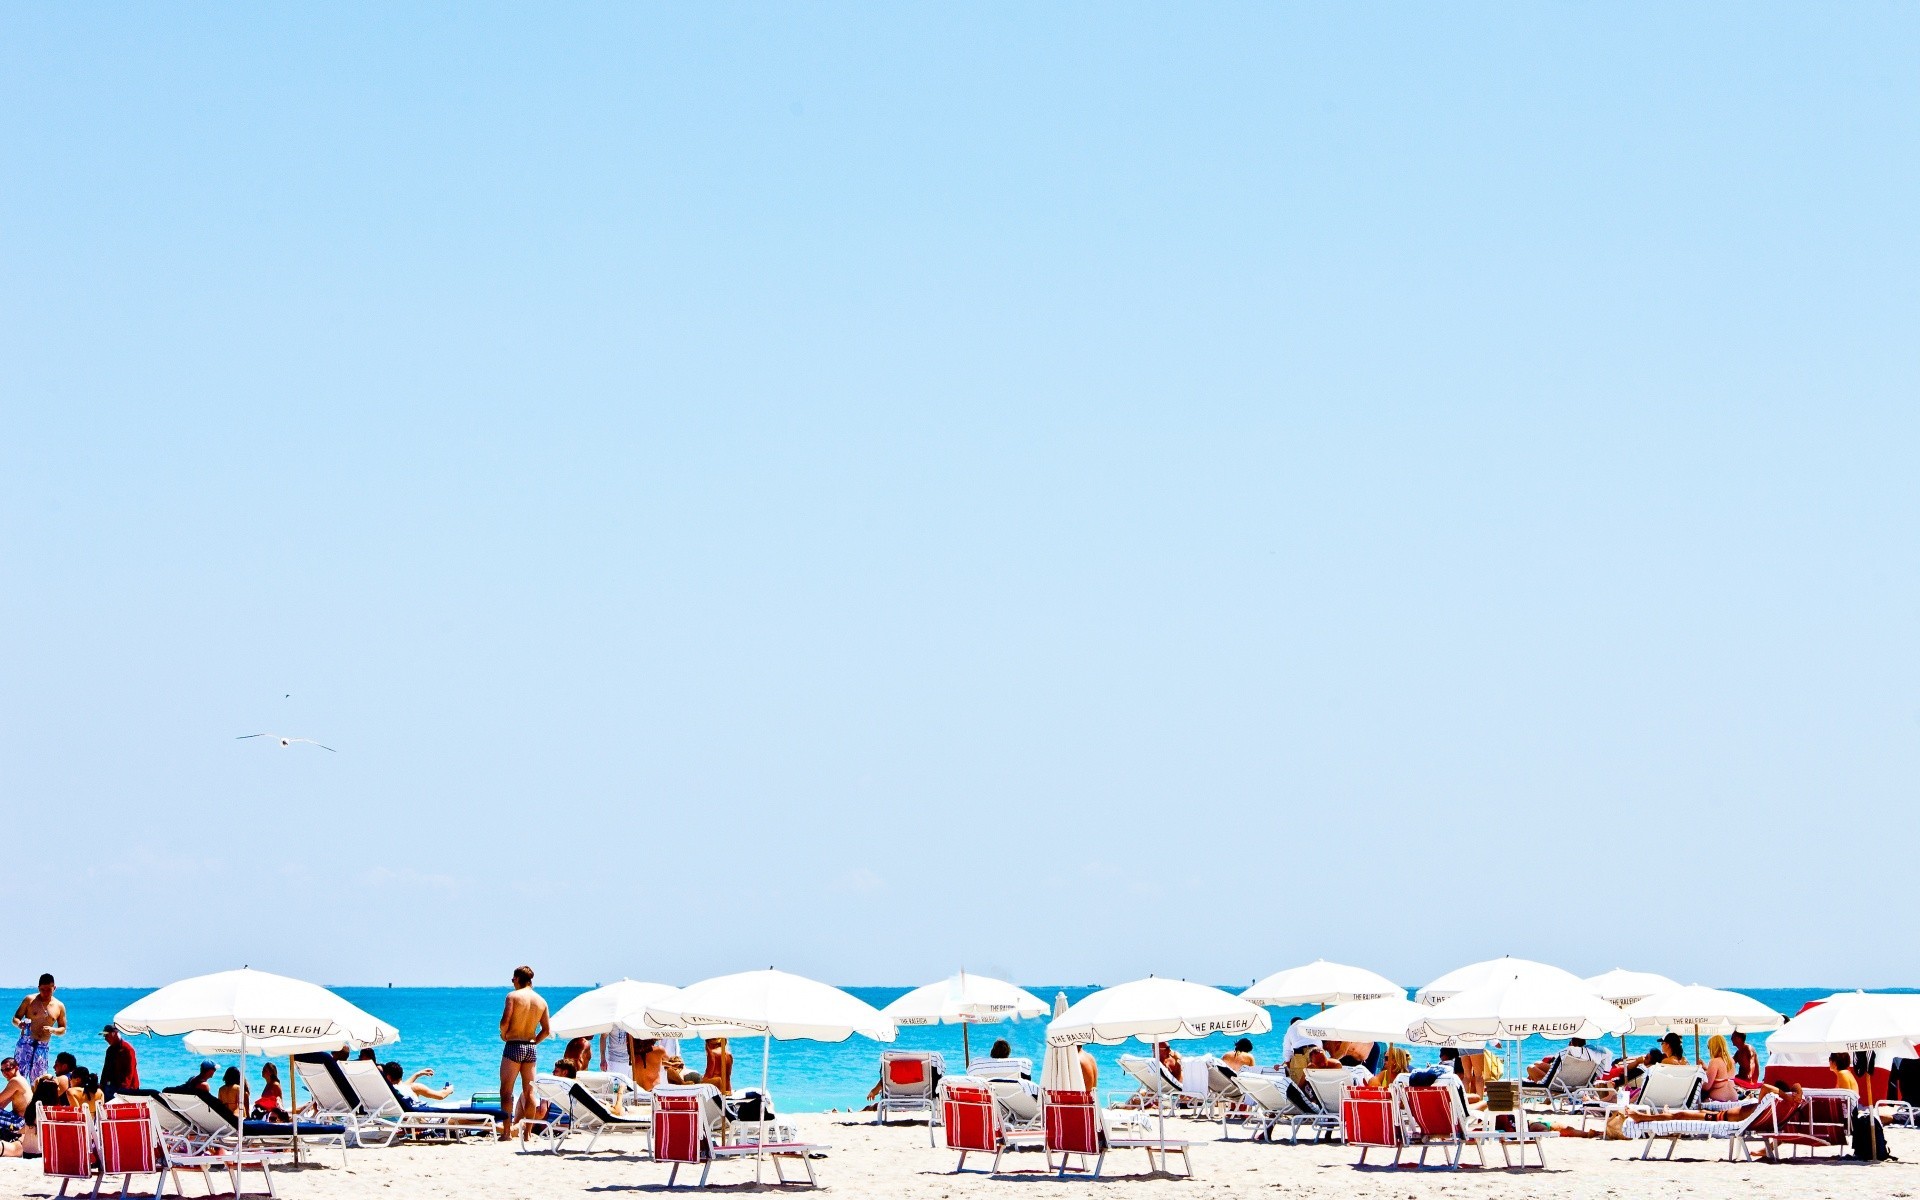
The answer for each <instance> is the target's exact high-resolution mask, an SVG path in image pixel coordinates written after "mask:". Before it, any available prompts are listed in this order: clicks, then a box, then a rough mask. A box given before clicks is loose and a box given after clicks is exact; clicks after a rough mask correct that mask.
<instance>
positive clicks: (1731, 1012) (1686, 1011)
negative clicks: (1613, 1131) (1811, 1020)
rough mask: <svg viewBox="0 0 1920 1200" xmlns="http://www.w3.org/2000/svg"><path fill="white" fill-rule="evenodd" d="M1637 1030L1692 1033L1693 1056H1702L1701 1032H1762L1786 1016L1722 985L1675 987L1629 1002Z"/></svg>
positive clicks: (1644, 1031) (1782, 1021) (1780, 1021)
mask: <svg viewBox="0 0 1920 1200" xmlns="http://www.w3.org/2000/svg"><path fill="white" fill-rule="evenodd" d="M1626 1011H1627V1015H1628V1016H1629V1017H1632V1018H1633V1031H1634V1032H1635V1033H1669V1032H1674V1033H1686V1032H1691V1033H1692V1034H1693V1057H1694V1059H1695V1060H1696V1061H1697V1060H1698V1059H1699V1057H1700V1035H1701V1034H1703V1033H1706V1034H1725V1033H1759V1032H1761V1031H1763V1030H1768V1029H1778V1028H1780V1026H1781V1025H1783V1024H1785V1023H1786V1020H1787V1019H1786V1018H1785V1017H1783V1016H1781V1015H1780V1014H1779V1013H1777V1012H1775V1011H1773V1010H1772V1009H1771V1008H1768V1007H1767V1006H1766V1005H1764V1004H1762V1003H1760V1002H1759V1001H1758V1000H1755V999H1754V998H1753V997H1752V996H1749V995H1746V994H1744V993H1742V992H1729V991H1724V990H1722V989H1720V988H1710V987H1701V986H1700V985H1699V984H1697V983H1696V984H1692V985H1690V986H1688V987H1680V988H1672V989H1670V990H1668V991H1664V992H1660V993H1658V994H1656V995H1652V996H1648V997H1646V998H1644V999H1642V1000H1639V1001H1636V1002H1635V1003H1633V1004H1631V1005H1628V1006H1627V1009H1626Z"/></svg>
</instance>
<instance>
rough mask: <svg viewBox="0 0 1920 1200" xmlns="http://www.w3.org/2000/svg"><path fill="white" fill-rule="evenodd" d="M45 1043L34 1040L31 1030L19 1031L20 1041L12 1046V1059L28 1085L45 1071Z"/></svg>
mask: <svg viewBox="0 0 1920 1200" xmlns="http://www.w3.org/2000/svg"><path fill="white" fill-rule="evenodd" d="M47 1045H48V1043H46V1042H36V1041H34V1040H33V1034H32V1032H31V1031H29V1030H24V1029H23V1030H21V1031H20V1041H19V1042H18V1043H17V1044H16V1045H15V1046H14V1048H13V1061H14V1062H16V1063H18V1064H19V1065H20V1074H21V1075H22V1076H23V1077H25V1078H26V1080H27V1082H28V1086H32V1084H33V1082H34V1081H35V1080H38V1079H39V1078H40V1077H41V1076H42V1075H45V1074H46V1073H47Z"/></svg>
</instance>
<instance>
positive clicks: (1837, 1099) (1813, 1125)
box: [1759, 1088, 1860, 1162]
mask: <svg viewBox="0 0 1920 1200" xmlns="http://www.w3.org/2000/svg"><path fill="white" fill-rule="evenodd" d="M1859 1104H1860V1097H1858V1096H1856V1095H1855V1094H1854V1093H1852V1092H1850V1091H1848V1090H1847V1089H1846V1088H1802V1089H1800V1103H1798V1104H1796V1105H1794V1107H1793V1111H1792V1112H1789V1113H1787V1114H1786V1115H1785V1116H1784V1117H1781V1118H1780V1119H1779V1120H1778V1121H1777V1122H1775V1124H1774V1128H1773V1129H1772V1130H1771V1131H1767V1132H1763V1133H1761V1134H1760V1135H1759V1136H1760V1137H1762V1138H1763V1139H1765V1141H1766V1143H1767V1157H1768V1158H1770V1159H1772V1160H1774V1161H1776V1162H1777V1161H1779V1159H1780V1157H1781V1155H1780V1148H1781V1147H1783V1146H1785V1147H1790V1148H1791V1149H1792V1151H1793V1153H1792V1154H1791V1155H1789V1156H1788V1157H1794V1158H1797V1157H1799V1155H1800V1152H1801V1151H1803V1150H1804V1151H1806V1153H1807V1156H1808V1157H1809V1158H1813V1157H1818V1154H1819V1151H1821V1150H1830V1149H1838V1150H1840V1151H1841V1152H1842V1155H1843V1156H1844V1155H1845V1154H1847V1153H1850V1152H1851V1151H1852V1141H1851V1138H1852V1133H1853V1114H1854V1110H1855V1109H1856V1108H1858V1107H1859Z"/></svg>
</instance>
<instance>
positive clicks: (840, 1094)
mask: <svg viewBox="0 0 1920 1200" xmlns="http://www.w3.org/2000/svg"><path fill="white" fill-rule="evenodd" d="M31 990H32V989H31V988H30V987H20V988H12V989H8V990H7V991H6V992H5V993H4V995H5V996H6V997H7V999H8V1005H9V1009H10V1008H11V1005H12V1003H13V999H12V998H13V997H17V996H23V995H25V994H27V993H28V992H29V991H31ZM334 990H335V991H337V992H339V993H340V995H342V996H344V997H346V998H347V999H348V1000H350V1001H352V1002H353V1003H355V1004H357V1005H359V1006H360V1007H361V1008H364V1009H366V1010H367V1011H368V1012H370V1013H373V1014H374V1015H375V1016H377V1017H380V1018H382V1019H384V1020H386V1021H389V1022H391V1023H392V1024H393V1025H395V1026H396V1027H398V1028H399V1030H400V1041H399V1043H398V1044H396V1045H393V1046H389V1047H384V1048H382V1049H381V1051H380V1056H381V1058H382V1059H383V1060H393V1061H398V1062H399V1063H400V1064H401V1065H402V1066H404V1067H405V1068H406V1069H407V1070H408V1071H409V1072H412V1071H414V1070H416V1069H418V1068H420V1067H429V1066H430V1067H432V1068H433V1069H434V1072H435V1074H436V1075H437V1076H438V1078H439V1079H440V1080H441V1081H451V1082H452V1083H453V1084H454V1087H455V1093H454V1094H455V1095H456V1096H458V1097H462V1098H465V1097H467V1096H469V1095H471V1094H472V1093H475V1092H490V1091H493V1090H494V1089H495V1088H496V1087H497V1086H498V1064H499V1060H500V1042H499V1038H498V1035H497V1034H496V1032H495V1030H496V1022H497V1021H498V1020H499V1016H500V1002H501V996H502V995H503V992H502V990H501V989H499V988H383V987H380V988H369V987H336V988H334ZM585 990H586V989H585V988H579V987H574V988H562V987H542V988H541V989H540V992H541V994H542V995H544V996H545V997H546V998H547V1000H548V1002H549V1003H550V1004H551V1005H552V1006H553V1007H554V1009H556V1010H557V1009H559V1007H560V1006H561V1005H562V1004H565V1003H566V1002H567V1001H568V1000H571V999H572V998H573V997H575V996H577V995H579V994H580V993H581V992H582V991H585ZM847 990H848V991H850V992H852V993H853V994H854V995H856V996H859V997H860V998H861V999H863V1000H865V1001H867V1002H868V1003H869V1004H872V1005H873V1006H874V1007H876V1008H878V1007H882V1006H884V1005H886V1004H887V1003H888V1002H889V1001H891V1000H893V999H895V998H896V997H898V996H900V995H902V994H903V993H905V992H906V991H907V990H908V989H906V988H895V987H853V988H848V989H847ZM1028 990H1030V991H1032V992H1033V993H1034V994H1035V995H1038V996H1041V997H1042V998H1044V999H1047V1000H1052V999H1053V997H1054V994H1055V993H1056V992H1061V991H1064V992H1066V994H1067V998H1068V1000H1069V1001H1072V1000H1078V999H1079V998H1080V997H1082V996H1085V995H1087V994H1088V992H1090V991H1091V990H1093V989H1090V988H1086V987H1068V988H1061V987H1055V986H1051V985H1044V986H1038V987H1030V988H1029V989H1028ZM1737 990H1740V991H1744V992H1747V994H1749V995H1751V996H1753V997H1754V998H1756V999H1758V1000H1761V1001H1762V1002H1764V1003H1766V1004H1768V1005H1771V1006H1772V1007H1773V1008H1775V1009H1777V1010H1779V1011H1780V1012H1782V1013H1786V1014H1788V1015H1791V1014H1793V1013H1794V1012H1796V1011H1798V1010H1799V1008H1800V1006H1801V1005H1803V1004H1805V1003H1806V1002H1807V1001H1809V1000H1814V999H1818V998H1820V997H1821V996H1826V995H1830V994H1832V993H1833V992H1835V991H1840V990H1842V989H1840V988H1833V987H1822V988H1771V989H1769V988H1759V989H1752V988H1740V989H1737ZM146 991H147V989H144V988H62V989H61V990H60V997H61V999H63V1000H65V1001H66V1004H67V1011H68V1013H69V1029H70V1032H69V1034H68V1036H67V1037H65V1038H62V1039H56V1041H55V1043H54V1050H55V1052H58V1051H60V1050H70V1051H72V1052H73V1053H74V1054H75V1055H76V1056H77V1057H78V1058H79V1059H80V1061H81V1063H82V1064H84V1065H86V1066H90V1067H93V1068H96V1069H97V1068H98V1067H99V1065H100V1058H101V1053H102V1050H103V1049H104V1043H103V1042H102V1041H101V1040H100V1027H101V1026H102V1025H105V1024H106V1023H107V1022H108V1021H110V1020H112V1019H113V1014H114V1013H115V1012H117V1011H119V1010H120V1009H121V1008H123V1007H124V1006H126V1005H127V1004H130V1003H132V1002H133V1001H134V1000H137V999H138V998H140V997H141V996H143V995H145V994H146ZM1270 1011H1271V1012H1272V1013H1273V1016H1274V1022H1273V1025H1274V1028H1273V1032H1272V1033H1268V1034H1263V1035H1261V1036H1259V1037H1256V1038H1254V1039H1253V1040H1254V1047H1255V1054H1256V1056H1257V1058H1258V1060H1259V1062H1260V1063H1262V1064H1263V1065H1264V1064H1265V1063H1267V1062H1270V1061H1271V1060H1272V1058H1273V1056H1274V1055H1275V1054H1276V1053H1277V1052H1278V1050H1279V1047H1280V1037H1281V1032H1282V1031H1283V1030H1284V1029H1285V1028H1286V1025H1287V1018H1289V1017H1291V1016H1304V1015H1306V1014H1308V1013H1309V1012H1311V1011H1313V1010H1311V1009H1273V1010H1270ZM1045 1034H1046V1022H1045V1021H1043V1020H1036V1021H1019V1022H1009V1023H1006V1024H1001V1025H982V1026H975V1027H974V1028H973V1030H972V1038H973V1046H974V1052H975V1054H977V1055H984V1054H985V1053H986V1049H987V1046H988V1045H989V1044H991V1042H992V1041H993V1039H994V1038H996V1037H1004V1038H1006V1039H1007V1040H1008V1041H1009V1042H1011V1043H1012V1045H1013V1051H1014V1053H1015V1054H1016V1055H1024V1056H1027V1057H1030V1058H1032V1059H1033V1060H1034V1063H1035V1065H1036V1067H1037V1066H1038V1064H1039V1062H1040V1059H1041V1058H1042V1056H1043V1055H1044V1053H1045ZM132 1041H133V1044H134V1046H135V1049H136V1052H137V1053H138V1054H139V1057H140V1076H141V1082H142V1083H144V1084H146V1085H148V1086H161V1087H165V1086H170V1085H172V1084H176V1083H180V1082H182V1081H184V1080H185V1079H186V1078H187V1077H188V1076H190V1075H191V1074H193V1071H194V1068H195V1067H196V1066H197V1065H198V1064H199V1062H200V1058H199V1056H198V1055H192V1054H189V1053H188V1052H187V1050H186V1048H185V1046H184V1045H182V1042H181V1039H179V1038H152V1037H141V1038H134V1039H132ZM1651 1043H1652V1039H1651V1038H1629V1039H1628V1046H1629V1049H1633V1050H1639V1049H1643V1048H1644V1047H1646V1046H1648V1045H1651ZM1230 1044H1231V1043H1230V1041H1229V1039H1225V1038H1211V1039H1206V1040H1203V1041H1195V1042H1181V1043H1179V1044H1178V1046H1177V1049H1179V1050H1181V1051H1182V1052H1183V1053H1213V1054H1219V1053H1221V1052H1223V1051H1225V1050H1226V1049H1227V1048H1228V1047H1229V1045H1230ZM892 1045H894V1046H898V1047H901V1048H905V1049H932V1050H941V1051H944V1052H946V1054H947V1061H948V1063H949V1064H950V1065H951V1066H953V1067H956V1068H957V1066H958V1065H959V1062H960V1029H959V1027H958V1026H951V1025H947V1026H935V1027H916V1028H910V1029H902V1030H901V1031H900V1036H899V1040H898V1041H896V1042H894V1043H892ZM884 1048H885V1047H884V1046H882V1045H881V1044H880V1043H877V1042H872V1041H869V1040H867V1039H865V1038H860V1037H856V1038H852V1039H850V1040H848V1041H845V1042H840V1043H835V1044H823V1043H818V1042H775V1043H774V1044H773V1058H772V1062H771V1063H770V1064H769V1069H770V1074H769V1078H770V1080H771V1083H772V1089H773V1095H774V1101H775V1104H776V1105H777V1106H778V1107H779V1108H781V1109H783V1110H785V1111H788V1112H820V1111H825V1110H827V1109H834V1108H840V1109H845V1108H858V1107H860V1106H861V1104H862V1103H863V1102H864V1097H865V1096H866V1094H867V1090H868V1089H869V1088H871V1087H872V1086H873V1082H874V1079H875V1078H876V1067H877V1062H878V1056H879V1053H880V1051H881V1050H882V1049H884ZM1616 1048H1617V1046H1616ZM560 1049H561V1047H560V1045H559V1044H558V1043H553V1044H550V1045H548V1046H543V1047H542V1059H541V1063H542V1067H543V1069H544V1067H545V1066H546V1065H547V1064H549V1063H550V1062H551V1061H552V1060H553V1059H556V1058H558V1057H559V1054H560ZM1522 1049H1523V1052H1524V1055H1525V1058H1526V1059H1528V1060H1530V1059H1533V1058H1537V1057H1540V1056H1542V1055H1544V1054H1546V1053H1548V1052H1549V1049H1550V1044H1549V1043H1546V1042H1541V1041H1537V1040H1534V1039H1530V1041H1529V1044H1528V1045H1526V1046H1524V1047H1523V1048H1522ZM685 1050H686V1057H687V1059H688V1061H689V1063H690V1064H691V1065H697V1064H698V1063H699V1062H700V1061H701V1056H700V1052H699V1049H698V1047H697V1046H694V1045H691V1044H689V1045H688V1046H687V1047H686V1048H685ZM733 1050H734V1057H735V1067H734V1080H735V1082H736V1084H745V1083H748V1082H754V1083H757V1082H758V1081H759V1078H760V1043H759V1042H757V1041H754V1042H748V1041H744V1040H741V1041H736V1042H735V1043H734V1046H733ZM1140 1052H1142V1047H1141V1046H1140V1045H1139V1044H1138V1043H1133V1044H1129V1045H1127V1046H1124V1047H1122V1046H1097V1047H1094V1055H1095V1057H1096V1058H1098V1059H1099V1060H1100V1063H1101V1070H1100V1078H1101V1081H1102V1083H1106V1084H1112V1085H1114V1086H1118V1081H1119V1080H1120V1078H1121V1073H1120V1070H1119V1068H1118V1067H1117V1066H1116V1065H1115V1060H1116V1059H1117V1058H1118V1057H1119V1056H1120V1055H1121V1054H1122V1053H1128V1054H1133V1053H1140ZM1432 1055H1433V1052H1432V1051H1422V1050H1420V1049H1419V1048H1417V1047H1416V1048H1415V1049H1414V1058H1415V1062H1421V1061H1424V1060H1425V1059H1426V1058H1431V1057H1432ZM221 1065H222V1066H225V1065H227V1064H226V1063H225V1062H222V1064H221ZM256 1078H257V1076H256Z"/></svg>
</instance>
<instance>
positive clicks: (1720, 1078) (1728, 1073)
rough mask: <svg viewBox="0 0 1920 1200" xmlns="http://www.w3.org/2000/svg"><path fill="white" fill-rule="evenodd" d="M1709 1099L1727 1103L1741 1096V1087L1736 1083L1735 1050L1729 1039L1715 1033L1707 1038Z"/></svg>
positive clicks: (1707, 1093)
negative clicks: (1734, 1079)
mask: <svg viewBox="0 0 1920 1200" xmlns="http://www.w3.org/2000/svg"><path fill="white" fill-rule="evenodd" d="M1706 1068H1707V1092H1706V1095H1707V1099H1709V1100H1714V1101H1718V1102H1721V1103H1725V1102H1727V1101H1730V1100H1738V1099H1739V1098H1740V1089H1739V1088H1738V1087H1737V1086H1736V1085H1735V1084H1734V1082H1733V1077H1734V1075H1735V1074H1736V1073H1737V1072H1736V1069H1735V1067H1734V1065H1733V1050H1732V1049H1731V1048H1729V1047H1728V1045H1727V1039H1725V1038H1723V1037H1721V1036H1720V1035H1719V1034H1717V1033H1716V1034H1714V1035H1713V1036H1712V1037H1710V1038H1708V1039H1707V1062H1706Z"/></svg>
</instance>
